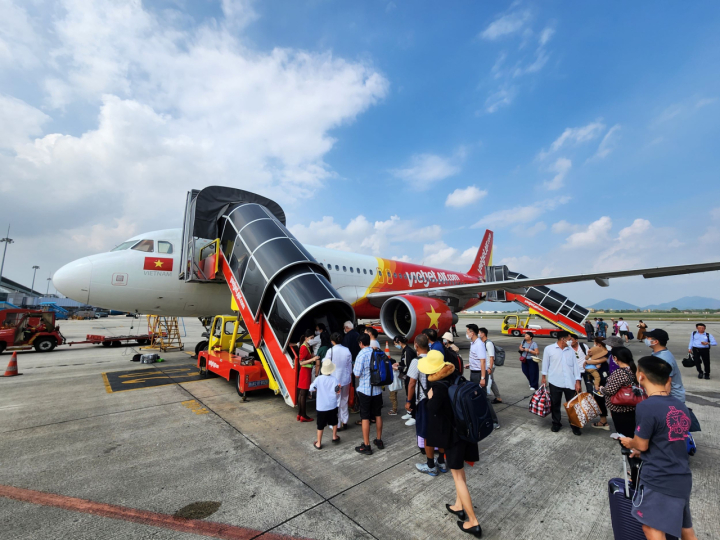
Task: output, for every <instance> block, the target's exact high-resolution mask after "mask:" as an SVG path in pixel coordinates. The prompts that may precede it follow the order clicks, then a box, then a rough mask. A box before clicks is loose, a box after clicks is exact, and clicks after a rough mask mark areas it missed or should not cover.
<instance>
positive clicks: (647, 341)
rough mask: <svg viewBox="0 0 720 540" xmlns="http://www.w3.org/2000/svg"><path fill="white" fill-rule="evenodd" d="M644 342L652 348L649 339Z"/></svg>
mask: <svg viewBox="0 0 720 540" xmlns="http://www.w3.org/2000/svg"><path fill="white" fill-rule="evenodd" d="M644 341H645V345H647V346H648V347H652V343H651V342H650V340H649V339H648V338H645V340H644Z"/></svg>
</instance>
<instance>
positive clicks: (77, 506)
mask: <svg viewBox="0 0 720 540" xmlns="http://www.w3.org/2000/svg"><path fill="white" fill-rule="evenodd" d="M0 497H4V498H6V499H13V500H16V501H21V502H27V503H31V504H37V505H40V506H52V507H55V508H61V509H63V510H68V511H71V512H81V513H83V514H92V515H94V516H100V517H106V518H110V519H119V520H122V521H131V522H133V523H140V524H142V525H149V526H151V527H160V528H163V529H170V530H173V531H179V532H186V533H192V534H198V535H201V536H210V537H213V538H225V539H228V540H250V539H251V538H254V537H256V536H259V535H262V538H263V540H300V538H298V537H293V536H285V535H281V534H276V533H265V534H263V531H258V530H255V529H248V528H245V527H238V526H235V525H228V524H226V523H217V522H214V521H204V520H202V519H184V518H179V517H175V516H171V515H169V514H160V513H157V512H149V511H147V510H138V509H137V508H128V507H127V506H117V505H114V504H107V503H99V502H95V501H88V500H87V499H79V498H77V497H68V496H66V495H57V494H55V493H46V492H44V491H35V490H32V489H23V488H17V487H13V486H4V485H2V484H0Z"/></svg>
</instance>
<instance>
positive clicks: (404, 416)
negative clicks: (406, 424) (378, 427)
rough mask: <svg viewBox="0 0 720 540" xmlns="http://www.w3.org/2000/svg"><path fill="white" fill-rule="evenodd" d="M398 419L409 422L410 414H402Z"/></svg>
mask: <svg viewBox="0 0 720 540" xmlns="http://www.w3.org/2000/svg"><path fill="white" fill-rule="evenodd" d="M400 418H402V419H403V420H410V419H411V418H412V414H410V413H408V414H403V415H402V416H401V417H400Z"/></svg>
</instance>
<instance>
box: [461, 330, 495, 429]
mask: <svg viewBox="0 0 720 540" xmlns="http://www.w3.org/2000/svg"><path fill="white" fill-rule="evenodd" d="M465 328H467V331H466V333H465V337H466V338H468V339H469V340H470V355H469V357H468V362H469V363H468V365H466V366H465V367H469V368H470V381H471V382H475V383H478V384H479V385H480V388H482V391H483V392H484V394H485V398H487V400H488V407H490V416H492V421H493V427H494V428H495V429H498V428H499V427H500V422H499V421H498V417H497V414H495V409H493V406H492V402H491V401H490V399H489V398H488V395H487V382H488V379H490V378H491V377H490V375H489V373H491V371H488V368H489V367H491V366H492V364H488V350H487V348H486V347H485V345H486V343H485V342H484V341H483V340H482V339H481V338H480V328H478V325H477V324H468V325H466V326H465ZM486 339H487V337H486ZM491 345H492V344H491ZM493 354H495V349H494V348H493ZM489 382H491V383H492V381H489Z"/></svg>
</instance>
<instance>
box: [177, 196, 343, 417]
mask: <svg viewBox="0 0 720 540" xmlns="http://www.w3.org/2000/svg"><path fill="white" fill-rule="evenodd" d="M179 278H180V279H182V280H185V282H188V283H190V282H192V283H204V284H206V285H207V286H208V287H228V288H229V289H230V293H231V302H230V303H229V305H228V311H227V313H226V314H218V315H219V316H217V317H215V319H214V320H213V324H212V327H211V332H210V335H209V339H208V345H207V349H206V350H200V351H198V355H197V365H198V368H199V369H200V372H201V374H209V373H214V374H216V375H218V376H221V377H223V378H225V379H227V380H229V381H232V382H233V383H234V384H235V385H236V387H237V390H238V393H239V394H240V395H241V397H243V398H244V397H245V395H246V393H247V392H248V391H249V390H254V389H260V388H270V389H271V390H273V391H274V392H275V393H276V394H280V395H282V397H283V399H284V400H285V402H286V403H287V404H288V405H290V406H291V407H294V406H295V403H296V401H297V381H298V375H299V363H298V356H297V355H298V351H297V345H296V344H297V343H298V342H299V341H300V336H301V334H302V333H303V332H304V331H305V330H306V329H307V328H315V325H316V324H317V323H319V322H322V323H324V324H325V325H326V326H327V328H328V330H329V331H330V332H336V331H338V332H339V331H341V330H342V326H343V323H344V322H345V321H352V322H353V323H355V312H354V311H353V309H352V306H351V305H350V304H349V303H348V302H346V301H345V300H343V299H342V298H341V296H340V294H339V293H338V292H337V291H336V290H335V288H334V287H333V286H332V284H331V283H330V275H329V273H328V271H327V270H326V269H325V267H324V266H323V265H321V264H320V263H318V262H317V261H316V260H315V259H314V258H313V256H312V255H311V254H310V253H308V252H307V250H306V249H305V248H304V247H303V245H302V244H301V243H300V242H299V241H298V240H297V239H296V238H295V237H294V236H293V235H292V233H291V232H290V231H288V230H287V228H286V227H285V212H284V211H283V209H282V208H281V207H280V205H279V204H277V203H276V202H275V201H272V200H270V199H268V198H266V197H262V196H260V195H256V194H254V193H250V192H248V191H243V190H239V189H233V188H227V187H219V186H211V187H207V188H205V189H203V190H192V191H190V192H189V193H188V195H187V201H186V207H185V220H184V223H183V245H182V259H181V265H180V274H179ZM231 328H232V330H231Z"/></svg>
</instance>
